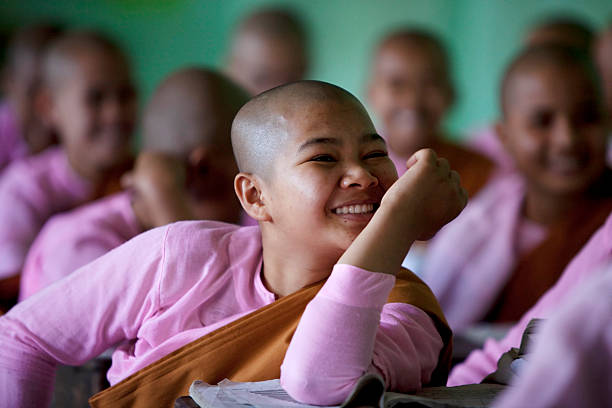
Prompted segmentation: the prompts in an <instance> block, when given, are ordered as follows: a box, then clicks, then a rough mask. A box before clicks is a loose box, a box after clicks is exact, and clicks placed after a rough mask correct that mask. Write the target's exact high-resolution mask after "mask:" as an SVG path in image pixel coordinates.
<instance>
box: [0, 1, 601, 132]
mask: <svg viewBox="0 0 612 408" xmlns="http://www.w3.org/2000/svg"><path fill="white" fill-rule="evenodd" d="M270 4H274V5H283V6H284V7H286V8H289V9H291V10H294V11H295V12H297V13H298V14H299V15H301V16H302V18H303V21H304V24H305V25H306V27H307V29H308V31H309V33H310V36H311V55H312V66H311V71H310V75H309V77H310V78H313V79H321V80H325V81H329V82H333V83H335V84H338V85H340V86H342V87H344V88H346V89H348V90H349V91H351V92H353V93H355V94H356V95H358V96H359V97H360V98H362V100H364V101H365V99H364V96H365V82H366V80H367V75H368V71H369V58H370V54H371V52H372V48H373V46H374V45H375V44H376V42H377V40H378V39H379V38H380V37H381V36H382V35H384V33H385V32H386V31H387V30H389V29H391V28H394V27H397V26H400V25H418V26H421V27H424V28H428V29H431V30H433V31H435V32H437V33H438V34H439V35H440V36H441V37H442V38H443V39H444V40H445V41H446V43H447V45H448V48H449V51H450V53H451V55H452V58H453V73H454V78H455V81H456V86H457V90H458V95H459V99H458V102H457V104H456V106H455V108H454V110H453V112H452V114H451V115H450V117H449V119H448V122H447V127H448V129H449V131H450V132H451V135H454V137H461V135H462V134H464V133H465V132H466V131H467V130H469V129H474V128H475V127H478V126H481V125H484V124H486V123H487V122H489V121H491V120H493V119H494V118H495V116H496V114H497V97H496V94H497V82H498V80H499V78H500V75H501V72H502V70H503V68H504V66H505V64H506V63H507V61H508V59H509V58H510V57H511V56H512V55H513V53H514V52H516V51H517V49H518V46H519V45H520V41H521V38H522V34H523V33H524V31H525V30H526V28H528V27H529V26H530V25H531V24H532V23H533V22H534V21H537V20H539V19H540V18H542V17H545V16H547V15H549V14H559V13H563V14H571V15H575V16H576V17H579V18H581V19H583V20H585V21H586V22H587V23H590V24H591V25H592V26H593V27H594V28H595V29H600V28H601V27H603V26H604V25H605V24H606V23H607V22H609V21H611V20H612V1H609V0H580V1H578V0H537V1H535V0H512V1H511V0H378V1H373V0H302V1H298V0H285V1H279V0H275V1H274V0H272V1H270V0H259V1H255V0H90V1H86V0H56V1H49V0H2V1H1V2H0V30H2V31H4V32H6V31H9V30H11V29H12V28H14V27H17V26H19V25H20V24H26V23H32V22H35V21H38V20H41V19H43V20H47V21H57V22H60V23H64V24H66V25H68V26H74V27H90V28H96V29H100V30H103V31H105V32H107V33H109V34H111V35H112V36H114V37H115V38H116V39H117V40H118V41H119V42H120V43H121V44H122V45H123V46H124V47H125V49H126V51H127V52H128V53H129V54H130V55H131V57H132V62H133V65H134V71H135V77H136V80H137V83H138V85H139V87H140V90H141V96H142V100H143V102H144V101H145V100H146V98H147V97H148V96H149V95H150V93H151V91H152V89H153V88H154V87H155V85H156V83H157V82H158V81H159V80H161V79H162V78H163V77H164V76H165V75H166V74H168V73H169V72H171V71H172V70H174V69H176V68H179V67H181V66H184V65H186V64H196V63H199V64H206V65H208V66H217V67H221V66H222V65H223V62H224V54H225V50H226V48H227V46H228V44H229V40H230V34H231V30H232V28H233V26H234V24H235V23H236V22H237V21H238V20H239V19H240V18H241V17H242V16H244V15H245V14H246V13H248V12H250V11H252V10H253V9H255V8H258V7H261V6H263V5H270Z"/></svg>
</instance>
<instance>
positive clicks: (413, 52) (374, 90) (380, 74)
mask: <svg viewBox="0 0 612 408" xmlns="http://www.w3.org/2000/svg"><path fill="white" fill-rule="evenodd" d="M440 63H441V62H440V60H439V58H436V57H435V55H434V54H433V53H432V52H431V51H430V50H427V49H425V48H424V47H418V46H416V45H412V44H407V43H398V42H394V43H390V44H387V45H386V46H383V48H382V49H381V50H380V51H379V53H378V56H377V58H376V61H375V63H374V72H373V77H372V81H371V85H370V102H371V104H372V107H373V109H374V111H375V113H376V115H377V116H378V118H379V119H380V121H381V122H382V123H381V125H382V127H383V129H384V132H385V137H386V138H387V141H388V142H389V146H390V148H391V149H392V150H393V151H395V152H397V153H398V154H402V155H405V156H410V155H412V153H414V152H415V151H417V150H418V149H420V148H423V147H428V146H431V144H432V142H433V141H434V140H435V138H436V137H437V133H438V132H439V129H440V126H441V123H442V119H443V117H444V114H445V113H446V112H447V110H448V108H449V107H450V104H451V102H452V95H451V90H450V86H449V84H448V79H447V78H446V76H445V74H444V69H443V67H441V66H440Z"/></svg>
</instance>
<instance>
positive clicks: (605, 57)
mask: <svg viewBox="0 0 612 408" xmlns="http://www.w3.org/2000/svg"><path fill="white" fill-rule="evenodd" d="M596 57H597V66H598V68H599V75H600V76H601V79H602V82H603V90H604V95H605V97H606V106H607V109H608V118H610V119H612V29H609V30H608V31H607V32H606V33H604V34H603V35H602V36H601V37H600V39H599V42H598V44H597V50H596Z"/></svg>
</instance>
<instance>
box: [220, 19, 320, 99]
mask: <svg viewBox="0 0 612 408" xmlns="http://www.w3.org/2000/svg"><path fill="white" fill-rule="evenodd" d="M306 42H307V41H306V34H305V31H304V28H303V27H302V24H301V23H300V21H299V20H298V19H297V18H296V17H295V16H294V15H293V14H292V13H290V12H288V11H286V10H279V9H263V10H259V11H256V12H254V13H253V14H250V15H249V16H247V17H246V18H245V19H244V20H242V21H241V22H240V23H239V25H238V26H237V28H236V30H235V32H234V36H233V40H232V46H231V50H230V55H229V61H228V74H229V75H230V76H231V77H232V79H234V80H235V81H236V82H238V83H239V84H240V85H242V86H243V87H245V88H246V89H247V91H249V92H250V93H251V94H252V95H257V94H259V93H261V92H263V91H266V90H268V89H271V88H273V87H276V86H279V85H282V84H285V83H288V82H293V81H297V80H300V79H302V78H303V77H304V74H305V72H306V70H307V65H308V62H307V60H308V57H307V44H306Z"/></svg>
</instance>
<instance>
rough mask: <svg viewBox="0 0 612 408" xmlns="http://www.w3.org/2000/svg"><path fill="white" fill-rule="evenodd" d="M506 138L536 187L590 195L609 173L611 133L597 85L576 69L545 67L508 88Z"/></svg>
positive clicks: (534, 69) (503, 129) (531, 71)
mask: <svg viewBox="0 0 612 408" xmlns="http://www.w3.org/2000/svg"><path fill="white" fill-rule="evenodd" d="M506 88H507V89H506V96H505V103H504V105H505V107H504V118H503V121H502V123H501V125H500V136H501V137H502V140H503V142H504V144H505V146H506V148H507V150H508V151H509V152H510V154H511V155H512V156H513V157H514V160H515V162H516V165H517V167H518V168H519V170H520V171H521V172H522V173H523V174H524V175H525V177H526V178H527V180H528V182H529V184H530V185H531V186H532V187H535V188H537V189H539V190H540V191H542V192H546V193H548V194H553V195H567V194H577V193H578V194H579V193H581V192H583V191H585V190H586V189H587V188H588V187H589V186H590V185H591V184H592V183H593V182H594V181H595V180H596V179H597V178H598V177H599V176H600V175H601V174H602V172H603V171H604V169H605V145H606V134H607V127H606V121H605V120H604V116H603V115H602V108H601V103H600V100H599V99H598V98H597V95H598V94H597V89H596V85H595V84H594V81H593V80H592V79H591V78H590V77H589V75H587V73H586V72H585V71H584V69H581V68H579V67H578V66H577V65H576V64H574V65H573V66H572V65H567V64H566V65H565V66H560V65H555V64H553V63H548V64H543V63H541V64H539V65H537V66H532V67H530V68H525V69H522V70H521V72H518V73H515V74H514V78H513V79H510V80H509V84H508V85H507V87H506Z"/></svg>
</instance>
